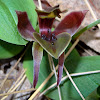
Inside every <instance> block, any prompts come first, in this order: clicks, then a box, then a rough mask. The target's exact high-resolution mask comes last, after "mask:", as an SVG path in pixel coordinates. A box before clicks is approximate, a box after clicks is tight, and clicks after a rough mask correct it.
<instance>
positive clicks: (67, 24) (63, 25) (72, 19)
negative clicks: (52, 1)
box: [53, 10, 88, 36]
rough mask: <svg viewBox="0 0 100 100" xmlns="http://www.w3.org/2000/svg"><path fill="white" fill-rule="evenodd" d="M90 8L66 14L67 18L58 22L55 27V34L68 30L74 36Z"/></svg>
mask: <svg viewBox="0 0 100 100" xmlns="http://www.w3.org/2000/svg"><path fill="white" fill-rule="evenodd" d="M87 11H88V10H83V11H73V12H71V13H69V14H68V15H66V16H65V18H64V19H63V20H62V21H61V22H60V23H59V24H58V26H57V27H56V28H55V30H54V32H53V33H55V35H58V34H60V33H62V32H67V33H69V34H71V36H73V35H74V34H75V33H76V31H77V29H78V28H79V26H80V25H81V23H82V21H83V19H84V17H85V15H86V13H87Z"/></svg>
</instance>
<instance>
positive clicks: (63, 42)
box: [33, 32, 71, 59]
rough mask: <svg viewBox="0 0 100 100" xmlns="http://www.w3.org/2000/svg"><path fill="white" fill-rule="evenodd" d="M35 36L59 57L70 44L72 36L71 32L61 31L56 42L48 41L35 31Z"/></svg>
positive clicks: (42, 44) (48, 50)
mask: <svg viewBox="0 0 100 100" xmlns="http://www.w3.org/2000/svg"><path fill="white" fill-rule="evenodd" d="M33 36H34V38H35V39H36V40H37V42H38V43H39V44H40V45H41V46H42V47H43V48H44V49H45V50H46V51H47V52H48V53H49V54H50V55H51V56H52V57H54V58H56V59H58V57H59V56H60V55H61V54H62V53H63V52H64V51H65V49H66V48H67V46H68V44H69V43H70V40H71V36H70V34H69V33H66V32H64V33H61V34H59V35H57V36H56V38H57V40H56V41H54V42H48V41H46V40H43V39H41V37H40V35H39V34H37V33H33Z"/></svg>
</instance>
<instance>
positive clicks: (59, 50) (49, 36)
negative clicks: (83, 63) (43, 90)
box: [16, 6, 87, 88]
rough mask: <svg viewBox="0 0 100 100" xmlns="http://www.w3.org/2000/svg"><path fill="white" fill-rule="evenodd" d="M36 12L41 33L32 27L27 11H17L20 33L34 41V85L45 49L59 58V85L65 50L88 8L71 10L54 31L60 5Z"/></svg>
mask: <svg viewBox="0 0 100 100" xmlns="http://www.w3.org/2000/svg"><path fill="white" fill-rule="evenodd" d="M36 12H37V14H38V23H39V33H37V32H36V31H35V30H34V28H33V27H32V25H31V22H30V21H29V19H28V15H27V13H26V12H21V11H16V14H17V16H18V25H17V27H18V31H19V33H20V34H21V36H22V37H23V38H24V39H26V40H28V41H34V42H33V50H32V53H33V59H34V79H33V86H34V88H35V86H36V84H37V81H38V75H39V68H40V64H41V60H42V56H43V49H44V50H45V51H46V52H47V53H48V54H50V55H51V56H52V57H54V58H55V59H58V65H59V66H58V79H57V85H59V84H60V82H61V78H62V73H63V66H64V51H65V49H66V48H67V46H68V44H69V43H70V41H71V37H72V36H73V35H74V34H75V33H76V31H77V29H78V28H79V26H80V25H81V23H82V21H83V19H84V17H85V15H86V13H87V10H83V11H73V12H70V13H69V14H67V15H66V16H65V17H64V18H63V19H62V20H61V22H60V23H59V24H58V26H57V27H56V28H55V30H54V31H51V28H52V25H53V22H54V20H55V17H60V15H59V14H60V13H61V11H60V10H59V6H55V7H49V8H46V9H45V10H39V9H36ZM33 20H34V19H33Z"/></svg>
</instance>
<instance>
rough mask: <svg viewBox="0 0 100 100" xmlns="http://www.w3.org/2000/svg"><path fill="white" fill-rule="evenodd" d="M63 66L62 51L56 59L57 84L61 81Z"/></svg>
mask: <svg viewBox="0 0 100 100" xmlns="http://www.w3.org/2000/svg"><path fill="white" fill-rule="evenodd" d="M63 66H64V53H62V55H61V56H60V57H59V61H58V79H57V86H58V85H59V84H60V82H61V78H62V74H63Z"/></svg>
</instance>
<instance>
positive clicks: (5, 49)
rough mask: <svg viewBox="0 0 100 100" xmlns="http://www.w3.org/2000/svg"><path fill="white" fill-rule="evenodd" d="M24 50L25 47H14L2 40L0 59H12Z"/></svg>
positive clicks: (0, 41)
mask: <svg viewBox="0 0 100 100" xmlns="http://www.w3.org/2000/svg"><path fill="white" fill-rule="evenodd" d="M23 49H24V46H20V45H14V44H10V43H7V42H4V41H2V40H0V59H7V58H11V57H13V56H15V55H17V54H18V53H20V52H21V51H22V50H23Z"/></svg>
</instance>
